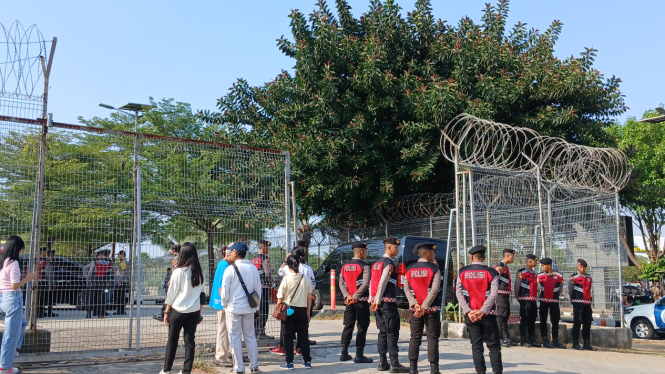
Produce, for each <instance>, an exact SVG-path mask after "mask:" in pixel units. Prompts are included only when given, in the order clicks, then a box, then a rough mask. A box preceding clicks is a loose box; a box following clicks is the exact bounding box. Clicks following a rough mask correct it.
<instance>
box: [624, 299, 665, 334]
mask: <svg viewBox="0 0 665 374" xmlns="http://www.w3.org/2000/svg"><path fill="white" fill-rule="evenodd" d="M624 322H625V323H626V326H628V327H630V329H631V330H632V331H633V336H634V337H636V338H638V339H653V337H654V335H655V334H659V335H660V334H665V297H663V298H662V299H660V300H658V301H656V302H655V303H653V304H645V305H633V306H629V307H626V308H625V309H624Z"/></svg>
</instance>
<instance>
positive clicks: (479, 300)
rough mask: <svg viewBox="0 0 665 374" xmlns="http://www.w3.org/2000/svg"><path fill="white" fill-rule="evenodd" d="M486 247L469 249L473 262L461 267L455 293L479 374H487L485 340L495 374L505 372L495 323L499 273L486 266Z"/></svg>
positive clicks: (479, 246)
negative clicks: (484, 353)
mask: <svg viewBox="0 0 665 374" xmlns="http://www.w3.org/2000/svg"><path fill="white" fill-rule="evenodd" d="M486 250H487V249H486V248H485V246H482V245H477V246H474V247H472V248H471V249H470V250H469V254H470V255H471V264H470V265H468V266H465V267H463V268H461V269H460V270H459V275H458V277H457V281H456V283H455V294H456V295H457V300H458V301H459V304H460V307H462V313H464V322H465V323H466V327H467V329H468V331H469V337H470V338H471V352H472V353H473V364H474V366H475V367H476V373H478V374H485V372H486V370H487V367H486V366H485V357H484V356H483V351H484V349H483V341H484V342H485V344H486V345H487V348H488V349H489V351H490V354H489V356H490V362H491V363H492V371H493V372H494V374H501V373H503V363H502V362H501V343H500V342H499V326H497V324H496V309H495V308H496V307H495V301H496V298H497V295H498V294H499V292H498V291H499V273H497V271H496V270H494V269H492V268H490V267H488V266H485V265H484V264H483V261H485V251H486Z"/></svg>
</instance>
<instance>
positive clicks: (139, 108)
mask: <svg viewBox="0 0 665 374" xmlns="http://www.w3.org/2000/svg"><path fill="white" fill-rule="evenodd" d="M99 106H100V107H102V108H106V109H111V110H115V111H118V112H120V113H123V114H126V115H129V116H132V117H134V132H136V133H138V132H139V118H141V117H142V116H139V112H145V109H144V108H146V107H149V105H144V104H136V103H128V104H125V105H123V106H121V107H120V108H117V109H116V108H114V107H112V106H111V105H106V104H99ZM128 111H131V112H134V114H132V113H130V112H128ZM130 253H131V254H132V255H133V258H130V261H131V264H132V271H131V279H132V283H133V280H134V279H136V349H141V283H142V282H141V278H142V275H141V166H139V137H138V135H135V136H134V235H133V238H132V251H131V252H130ZM132 260H136V266H134V261H132ZM134 269H137V270H136V272H137V273H138V276H134V272H135V270H134ZM130 294H131V287H130ZM129 302H130V308H129V341H128V343H127V346H128V348H131V347H132V327H133V326H132V325H133V321H134V302H133V301H132V300H131V298H130V301H129Z"/></svg>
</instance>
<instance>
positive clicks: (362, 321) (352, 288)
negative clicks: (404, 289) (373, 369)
mask: <svg viewBox="0 0 665 374" xmlns="http://www.w3.org/2000/svg"><path fill="white" fill-rule="evenodd" d="M351 248H352V249H353V258H352V259H350V260H349V261H347V262H346V263H345V264H344V265H342V271H341V273H340V275H341V276H340V278H339V289H340V291H342V295H344V305H346V310H344V330H342V354H341V355H340V357H339V360H340V361H350V360H351V359H352V357H351V355H349V345H350V344H351V337H352V336H353V325H354V324H356V325H358V333H357V334H356V357H355V358H353V362H355V363H356V364H371V363H372V362H374V360H372V359H371V358H369V357H366V356H365V354H364V353H365V342H366V340H367V328H368V327H369V314H370V313H369V274H370V268H369V264H368V263H367V262H365V259H367V244H365V243H362V242H355V243H353V244H352V245H351Z"/></svg>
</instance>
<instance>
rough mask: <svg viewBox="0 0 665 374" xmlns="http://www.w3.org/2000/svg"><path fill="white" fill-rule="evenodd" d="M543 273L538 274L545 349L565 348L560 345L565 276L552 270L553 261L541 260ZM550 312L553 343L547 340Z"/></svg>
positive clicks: (541, 328)
mask: <svg viewBox="0 0 665 374" xmlns="http://www.w3.org/2000/svg"><path fill="white" fill-rule="evenodd" d="M540 265H541V266H542V268H543V272H542V273H540V274H538V290H539V292H538V301H540V335H541V336H542V337H543V346H544V347H545V348H555V347H556V348H563V349H565V348H566V346H565V345H563V344H561V343H559V319H560V318H561V311H560V310H559V295H561V288H562V286H563V275H561V273H557V272H556V271H554V270H552V259H551V258H547V257H545V258H543V259H541V260H540ZM548 311H549V314H550V321H551V322H552V343H551V344H550V342H549V339H548V338H547V313H548Z"/></svg>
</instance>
